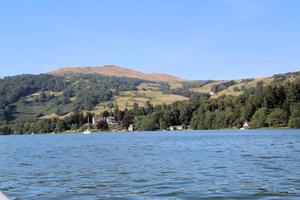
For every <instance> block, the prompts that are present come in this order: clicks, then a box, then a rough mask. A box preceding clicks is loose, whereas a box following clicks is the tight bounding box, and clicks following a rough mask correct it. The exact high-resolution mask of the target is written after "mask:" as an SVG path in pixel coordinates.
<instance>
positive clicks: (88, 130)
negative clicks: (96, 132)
mask: <svg viewBox="0 0 300 200" xmlns="http://www.w3.org/2000/svg"><path fill="white" fill-rule="evenodd" d="M83 134H85V135H87V134H91V131H90V118H88V125H87V129H86V130H85V131H84V132H83Z"/></svg>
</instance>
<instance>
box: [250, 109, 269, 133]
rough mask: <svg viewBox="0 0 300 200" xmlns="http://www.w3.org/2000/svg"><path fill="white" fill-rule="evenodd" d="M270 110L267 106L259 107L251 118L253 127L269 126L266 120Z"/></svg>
mask: <svg viewBox="0 0 300 200" xmlns="http://www.w3.org/2000/svg"><path fill="white" fill-rule="evenodd" d="M267 115H268V110H267V108H260V109H258V110H257V111H256V112H255V113H254V115H253V116H252V119H251V126H252V127H253V128H263V127H266V126H267V123H266V120H267Z"/></svg>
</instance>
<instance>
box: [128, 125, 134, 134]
mask: <svg viewBox="0 0 300 200" xmlns="http://www.w3.org/2000/svg"><path fill="white" fill-rule="evenodd" d="M128 131H130V132H133V131H134V127H133V124H130V126H129V127H128Z"/></svg>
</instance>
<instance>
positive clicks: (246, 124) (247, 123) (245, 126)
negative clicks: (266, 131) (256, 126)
mask: <svg viewBox="0 0 300 200" xmlns="http://www.w3.org/2000/svg"><path fill="white" fill-rule="evenodd" d="M243 128H244V129H249V128H251V126H250V123H249V122H247V121H246V122H245V123H244V125H243Z"/></svg>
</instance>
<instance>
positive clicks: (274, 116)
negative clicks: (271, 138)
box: [266, 108, 288, 127]
mask: <svg viewBox="0 0 300 200" xmlns="http://www.w3.org/2000/svg"><path fill="white" fill-rule="evenodd" d="M287 120H288V117H287V114H286V112H285V111H284V110H282V109H280V108H275V109H273V110H272V112H271V113H270V114H269V115H268V116H267V119H266V122H267V124H268V125H269V126H271V127H280V126H285V125H286V123H287Z"/></svg>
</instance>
